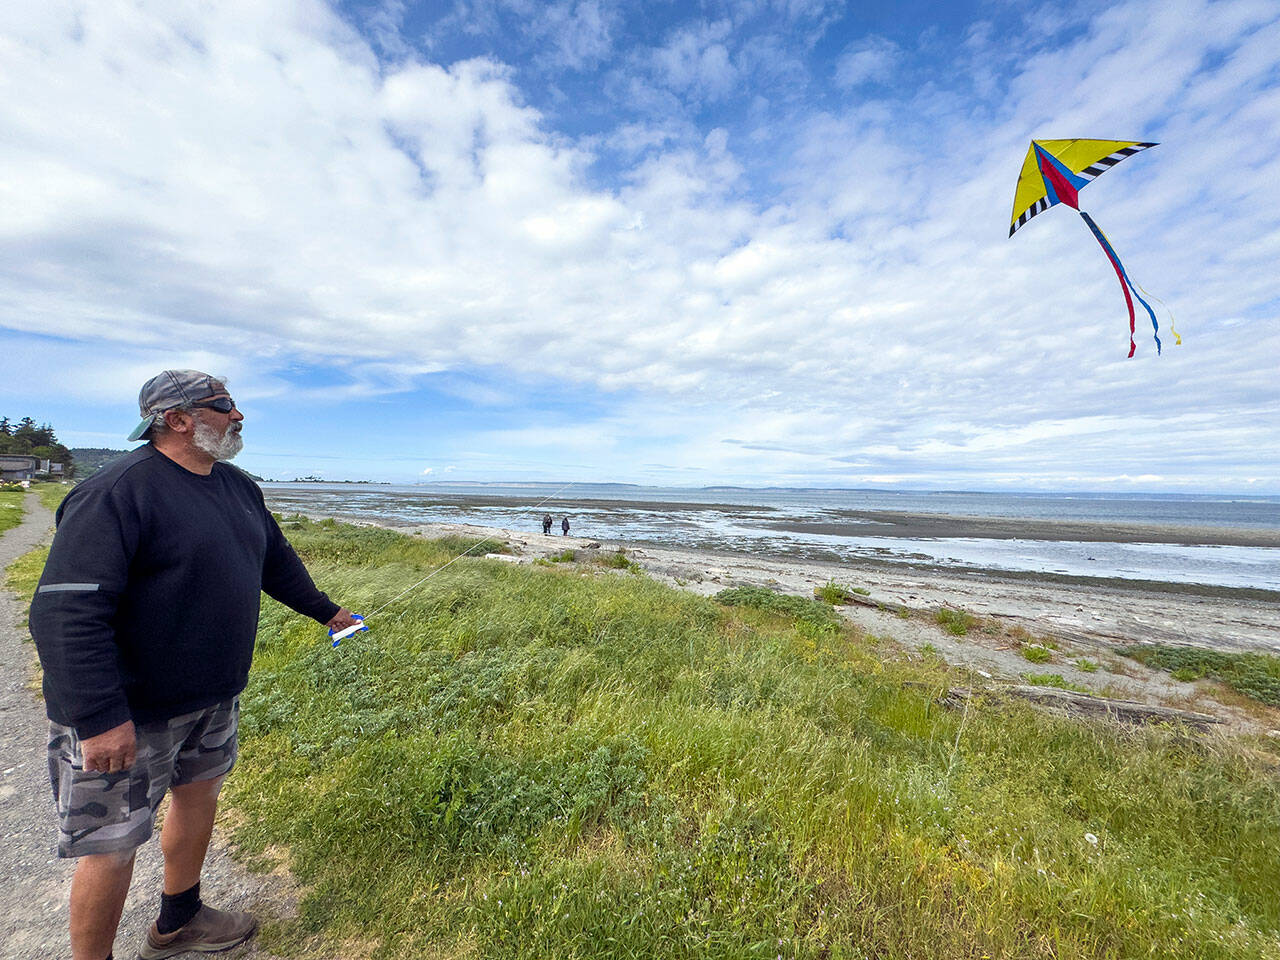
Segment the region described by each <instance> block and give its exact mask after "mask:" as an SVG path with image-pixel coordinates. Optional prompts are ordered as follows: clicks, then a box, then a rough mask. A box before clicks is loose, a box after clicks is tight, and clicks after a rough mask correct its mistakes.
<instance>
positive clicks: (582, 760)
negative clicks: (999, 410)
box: [224, 522, 1280, 960]
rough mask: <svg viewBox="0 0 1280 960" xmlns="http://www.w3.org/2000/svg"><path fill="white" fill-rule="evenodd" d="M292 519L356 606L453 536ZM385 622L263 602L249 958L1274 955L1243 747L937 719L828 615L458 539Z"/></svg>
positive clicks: (250, 764)
mask: <svg viewBox="0 0 1280 960" xmlns="http://www.w3.org/2000/svg"><path fill="white" fill-rule="evenodd" d="M289 534H290V537H291V539H292V540H293V542H294V544H295V546H296V548H297V549H298V551H299V553H300V554H301V555H302V556H303V558H304V559H305V560H306V562H307V563H308V565H309V567H310V568H311V570H312V572H313V574H314V575H315V576H316V579H317V581H318V582H319V583H320V585H321V586H322V588H323V589H325V590H327V591H328V592H329V593H330V594H331V595H332V596H334V597H335V599H338V600H340V601H341V602H343V603H345V604H346V605H348V606H350V607H352V608H353V609H355V610H358V611H359V610H371V609H374V608H376V607H377V606H378V605H379V604H381V603H382V602H383V601H384V600H385V599H386V598H388V597H390V596H394V595H395V594H396V593H398V592H399V591H400V590H402V589H404V588H405V587H407V586H408V585H409V584H411V583H413V582H414V581H415V580H417V579H419V578H420V577H422V576H423V575H424V573H425V572H428V571H430V570H431V569H434V568H436V567H438V566H439V565H441V564H443V563H444V562H446V561H447V560H449V559H450V558H451V557H453V556H455V555H456V553H457V552H459V551H460V549H464V548H465V547H463V546H461V545H460V543H458V542H453V543H449V544H442V543H439V542H434V541H428V540H423V539H421V538H411V537H404V536H399V535H396V534H394V533H390V532H388V531H381V530H373V529H369V528H363V529H357V528H351V527H344V526H341V525H339V526H336V527H328V528H326V527H322V526H321V525H319V524H313V523H310V522H299V523H298V524H297V526H296V527H293V528H292V529H290V531H289ZM584 574H585V575H584ZM370 626H371V628H372V630H371V632H370V633H367V634H359V635H358V636H357V637H354V638H352V640H351V641H350V642H348V643H344V644H343V645H342V646H341V647H339V648H337V649H333V648H331V647H330V646H329V644H328V642H327V640H326V639H325V637H324V636H323V631H322V630H321V628H320V627H319V626H318V625H316V624H315V623H312V622H310V621H307V620H305V619H303V618H301V617H298V616H297V615H295V614H293V613H291V612H290V611H288V610H286V609H285V608H283V607H281V606H280V605H278V604H276V603H274V602H271V601H267V602H265V603H264V607H263V612H262V619H261V627H260V633H259V641H258V650H257V659H256V662H255V666H254V670H253V673H252V676H251V679H250V684H249V687H248V689H247V690H246V691H245V694H244V697H243V727H242V741H241V760H240V765H239V767H238V768H237V770H236V771H235V772H234V773H233V775H232V776H231V777H230V778H229V779H228V781H227V786H226V788H225V790H224V796H225V797H226V801H227V803H228V804H230V805H231V807H232V808H233V812H234V816H233V818H232V822H234V823H235V824H237V826H236V827H235V839H236V840H237V842H238V844H239V845H240V848H241V850H242V851H243V852H244V854H245V855H246V856H249V857H251V858H257V859H258V860H259V862H261V864H262V865H263V866H268V865H271V864H273V863H275V862H278V858H279V856H280V852H281V851H286V852H287V860H288V862H289V864H290V866H291V868H292V869H293V871H294V873H295V874H296V876H297V877H298V878H299V879H300V880H301V882H302V883H303V885H304V890H305V893H304V895H303V898H302V904H301V910H300V916H299V918H298V919H297V920H295V921H286V922H285V923H284V924H283V925H280V926H274V927H273V928H271V929H269V930H267V931H264V935H263V938H264V942H263V948H264V949H268V950H271V951H273V952H277V953H283V954H293V955H297V953H298V951H300V950H302V949H303V948H302V947H300V946H299V944H304V943H307V942H312V938H313V936H315V935H317V934H319V935H322V936H323V941H324V942H325V943H328V944H329V945H331V946H333V945H338V944H341V945H342V952H343V955H344V956H346V955H369V956H373V957H386V958H399V957H403V958H410V957H421V956H441V957H444V956H459V957H461V956H467V957H477V958H480V957H483V958H517V957H520V958H526V957H527V958H561V957H563V958H570V957H588V956H589V957H602V958H613V957H617V958H623V957H638V956H653V957H658V956H660V957H664V958H666V957H671V958H708V960H710V958H721V957H734V958H737V957H744V958H745V957H754V956H760V957H768V958H773V957H777V956H782V957H788V958H791V957H803V958H815V960H816V958H831V960H837V958H845V960H853V958H863V960H865V958H872V957H875V958H890V957H892V958H926V957H928V958H932V957H948V958H972V960H979V958H983V957H986V958H1015V957H1016V958H1086V957H1087V958H1121V957H1125V958H1127V957H1137V956H1160V957H1173V958H1192V957H1194V958H1227V957H1244V958H1264V957H1275V956H1276V955H1277V954H1276V937H1277V934H1278V933H1280V872H1278V871H1277V870H1276V869H1275V859H1274V851H1275V849H1276V848H1277V844H1278V843H1280V784H1278V783H1277V781H1276V779H1275V777H1274V775H1273V772H1272V771H1271V769H1270V768H1269V767H1268V766H1267V765H1266V762H1265V759H1256V758H1255V756H1254V754H1251V753H1249V752H1247V751H1245V750H1244V749H1236V748H1235V747H1233V746H1232V745H1231V744H1230V743H1228V742H1225V741H1222V742H1206V741H1203V740H1197V739H1194V738H1192V737H1189V736H1188V735H1187V734H1186V733H1185V732H1184V731H1182V730H1180V729H1159V728H1157V729H1142V730H1138V731H1119V730H1117V729H1113V728H1111V727H1108V726H1106V725H1101V724H1088V723H1086V724H1082V723H1077V722H1074V721H1071V720H1068V719H1064V718H1061V717H1058V716H1054V715H1051V714H1047V713H1041V712H1037V711H1035V710H1034V709H1033V708H1031V707H1030V706H1027V705H1025V704H1018V703H1005V704H996V703H984V702H983V701H981V700H978V701H975V702H973V703H972V704H971V705H970V707H969V708H968V709H967V710H966V711H963V712H956V711H951V710H948V709H946V708H944V707H941V706H940V705H939V704H938V703H937V702H936V698H937V696H938V694H939V693H940V692H941V691H942V690H943V689H944V688H945V687H947V686H948V685H949V683H950V681H951V679H952V678H950V677H948V676H947V674H946V673H945V671H944V670H943V668H941V667H939V666H938V665H937V664H929V663H925V664H920V663H915V664H912V663H908V662H899V661H894V660H885V659H883V656H884V655H883V654H882V653H881V652H880V651H881V650H883V649H884V646H883V645H881V646H880V647H878V648H877V647H876V646H875V645H873V644H872V643H870V642H869V641H868V639H867V638H864V637H863V636H862V635H860V634H858V633H857V632H855V631H854V630H853V629H852V628H851V627H849V626H848V625H847V624H844V623H843V622H842V621H841V620H840V619H839V617H838V616H837V615H836V614H835V613H834V611H832V610H831V608H830V607H829V606H828V605H826V604H823V603H820V602H817V601H813V600H809V599H806V598H799V597H785V596H781V595H779V594H775V593H772V592H771V591H768V590H760V589H755V588H737V589H734V590H727V591H724V592H723V593H721V594H719V595H718V598H717V600H710V599H706V598H702V597H698V596H694V595H691V594H687V593H683V592H679V591H675V590H671V589H667V588H665V587H663V586H661V585H659V584H657V583H656V582H654V581H652V580H649V579H647V578H645V577H639V576H635V577H631V576H628V577H618V576H614V575H612V574H610V573H609V572H608V571H605V570H600V569H595V570H593V568H592V567H591V566H589V565H588V566H580V567H574V568H566V567H559V566H547V567H533V566H516V565H513V564H502V563H497V562H494V561H486V560H482V559H481V560H475V559H470V558H468V559H464V560H462V561H459V562H458V563H455V564H454V565H453V566H451V567H449V568H448V569H446V570H444V571H443V572H442V573H441V574H440V575H439V576H437V577H435V578H433V579H432V580H430V581H428V582H427V583H426V584H425V585H424V586H423V587H422V588H421V589H419V590H417V591H415V592H413V593H411V594H409V595H408V596H407V597H405V598H404V599H403V600H402V601H399V602H397V603H396V604H393V605H392V606H391V607H389V608H388V609H387V610H386V611H385V613H384V614H382V615H381V616H380V617H377V618H374V619H373V620H371V622H370Z"/></svg>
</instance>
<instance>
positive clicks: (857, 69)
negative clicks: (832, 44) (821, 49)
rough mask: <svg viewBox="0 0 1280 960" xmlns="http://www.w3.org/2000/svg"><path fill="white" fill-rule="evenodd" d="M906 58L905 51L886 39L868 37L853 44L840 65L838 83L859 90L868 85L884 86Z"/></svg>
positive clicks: (838, 62) (844, 54)
mask: <svg viewBox="0 0 1280 960" xmlns="http://www.w3.org/2000/svg"><path fill="white" fill-rule="evenodd" d="M901 58H902V51H901V50H900V49H899V48H898V45H897V44H896V43H894V42H893V41H892V40H888V39H886V38H884V37H864V38H863V39H861V40H858V41H857V42H855V43H851V44H849V46H848V47H846V48H845V50H844V52H843V53H842V54H840V59H839V60H838V61H837V62H836V75H835V80H836V83H837V84H839V85H840V86H842V87H856V86H859V85H860V84H864V83H884V82H885V81H887V80H889V79H890V77H891V76H892V74H893V69H894V67H895V66H897V64H898V62H899V61H900V60H901Z"/></svg>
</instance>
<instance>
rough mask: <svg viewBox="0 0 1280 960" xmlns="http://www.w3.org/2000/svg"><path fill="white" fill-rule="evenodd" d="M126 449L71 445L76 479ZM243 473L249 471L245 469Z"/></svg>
mask: <svg viewBox="0 0 1280 960" xmlns="http://www.w3.org/2000/svg"><path fill="white" fill-rule="evenodd" d="M128 452H129V451H128V450H108V449H107V448H105V447H72V448H71V456H72V458H73V459H74V460H75V462H76V479H77V480H84V479H86V478H88V477H91V476H93V475H94V474H95V473H97V472H98V471H99V470H101V469H102V468H103V467H105V466H106V465H107V464H108V463H110V462H111V461H112V460H116V459H119V458H120V457H123V456H124V455H125V454H126V453H128ZM245 473H249V471H248V470H245ZM249 476H250V477H252V478H253V479H254V480H256V481H258V482H261V481H262V478H261V477H259V476H258V475H257V474H253V473H249Z"/></svg>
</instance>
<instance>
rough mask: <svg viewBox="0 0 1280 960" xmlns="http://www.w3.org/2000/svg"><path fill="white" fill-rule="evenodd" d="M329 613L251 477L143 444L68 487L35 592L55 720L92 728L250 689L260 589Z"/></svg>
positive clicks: (308, 610)
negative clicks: (201, 467)
mask: <svg viewBox="0 0 1280 960" xmlns="http://www.w3.org/2000/svg"><path fill="white" fill-rule="evenodd" d="M263 590H265V591H266V592H267V593H268V594H269V595H270V596H272V597H274V598H275V599H277V600H279V601H280V602H281V603H284V604H287V605H288V606H290V607H292V608H293V609H294V610H296V611H298V612H299V613H301V614H305V615H306V616H309V617H311V618H313V619H315V620H318V621H320V622H321V623H325V622H327V621H328V620H330V619H331V618H332V617H333V615H334V614H336V613H337V612H338V606H337V604H335V603H333V602H332V601H331V600H330V599H329V598H328V597H327V596H325V595H324V594H323V593H321V592H320V591H319V590H317V589H316V586H315V584H314V583H313V582H312V581H311V577H310V575H309V574H308V573H307V571H306V568H305V567H304V566H303V565H302V561H301V560H299V559H298V555H297V554H296V553H294V552H293V548H292V547H291V546H289V543H288V541H286V540H285V538H284V534H282V533H281V532H280V527H279V526H278V525H277V524H276V522H275V518H273V517H272V516H271V514H270V512H269V511H268V510H267V508H266V504H265V503H264V502H263V499H262V491H261V490H260V489H258V485H257V484H256V483H254V482H253V481H252V480H251V479H249V477H248V476H246V475H245V474H244V473H242V472H241V471H240V470H237V469H236V468H235V467H232V466H230V465H228V464H225V463H215V464H214V466H213V472H212V473H210V474H209V475H208V476H202V475H200V474H198V473H192V472H191V471H190V470H187V469H186V468H184V467H181V466H179V465H178V464H177V463H174V462H173V461H172V460H170V459H169V458H168V457H166V456H165V455H164V454H162V453H160V452H159V451H158V450H156V449H155V447H153V446H151V445H150V444H147V445H146V446H143V447H140V448H139V449H137V450H134V451H133V452H132V453H129V454H127V455H126V456H124V457H121V458H120V459H119V460H117V461H116V462H115V463H112V464H110V465H109V466H107V467H106V468H104V469H103V470H101V471H99V472H98V473H96V474H95V475H94V476H93V477H91V478H90V479H88V480H86V481H84V482H83V483H81V484H79V485H78V486H76V487H75V488H73V489H72V491H71V493H70V494H69V495H68V496H67V498H66V500H64V501H63V503H62V506H61V507H59V508H58V530H57V533H56V534H55V535H54V538H53V546H52V548H51V549H50V551H49V560H48V562H47V563H46V564H45V568H44V574H43V575H42V576H41V578H40V585H39V587H37V589H36V595H35V599H34V600H33V601H32V604H31V635H32V637H34V638H35V641H36V647H37V649H38V650H39V652H40V663H41V665H42V666H43V667H44V697H45V705H46V709H47V711H48V714H49V718H50V719H51V720H55V721H57V722H58V723H61V724H65V725H66V726H70V727H75V729H76V731H77V733H78V734H79V735H80V736H81V737H82V738H83V737H92V736H95V735H96V734H99V733H103V732H105V731H107V730H110V729H111V728H112V727H116V726H119V725H120V724H122V723H124V722H125V721H126V720H130V719H132V720H133V721H134V722H136V723H147V722H152V721H157V720H165V719H168V718H170V717H176V716H179V715H180V714H184V713H190V712H191V711H194V710H199V709H201V708H203V707H207V706H210V705H211V704H214V703H218V702H219V701H222V700H227V699H229V698H231V697H234V696H235V695H236V694H238V693H239V692H240V691H241V690H243V689H244V686H245V683H246V682H247V680H248V676H249V662H250V660H251V659H252V657H253V641H254V635H255V634H256V632H257V628H258V606H259V602H260V600H261V591H263Z"/></svg>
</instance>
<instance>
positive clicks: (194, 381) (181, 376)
mask: <svg viewBox="0 0 1280 960" xmlns="http://www.w3.org/2000/svg"><path fill="white" fill-rule="evenodd" d="M226 389H227V388H226V385H225V384H224V383H223V382H222V381H221V380H219V379H218V378H217V377H211V376H209V374H207V373H201V372H200V371H199V370H163V371H161V372H160V373H157V374H156V375H155V376H154V377H152V378H151V379H150V380H148V381H147V382H146V383H144V384H143V385H142V389H141V390H139V391H138V412H139V413H140V414H142V422H141V423H139V424H138V425H137V426H136V427H134V428H133V433H131V434H129V439H130V440H141V439H143V438H144V437H145V436H146V434H147V431H148V430H150V429H151V428H152V427H153V426H154V425H155V422H156V421H157V420H158V419H159V418H160V416H161V415H162V414H163V413H164V412H165V411H166V410H172V409H173V408H174V407H183V406H186V405H187V404H188V403H195V402H197V401H199V400H204V399H205V398H206V397H212V396H214V395H215V394H219V393H224V392H225V391H226Z"/></svg>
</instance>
